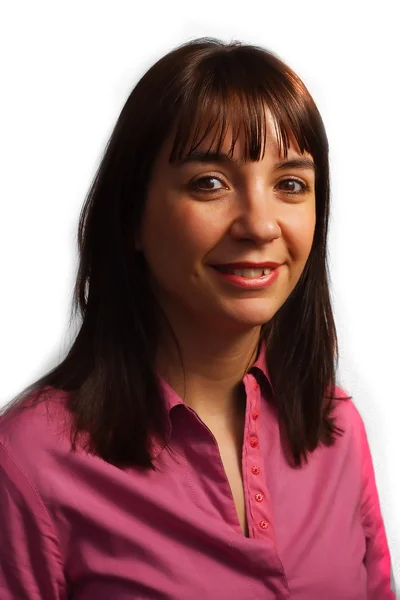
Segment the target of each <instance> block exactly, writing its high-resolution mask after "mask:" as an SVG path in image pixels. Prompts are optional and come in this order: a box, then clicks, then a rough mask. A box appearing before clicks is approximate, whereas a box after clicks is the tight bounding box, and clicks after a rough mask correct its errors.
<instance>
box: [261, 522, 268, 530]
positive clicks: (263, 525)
mask: <svg viewBox="0 0 400 600" xmlns="http://www.w3.org/2000/svg"><path fill="white" fill-rule="evenodd" d="M260 527H261V529H267V527H268V523H267V521H260Z"/></svg>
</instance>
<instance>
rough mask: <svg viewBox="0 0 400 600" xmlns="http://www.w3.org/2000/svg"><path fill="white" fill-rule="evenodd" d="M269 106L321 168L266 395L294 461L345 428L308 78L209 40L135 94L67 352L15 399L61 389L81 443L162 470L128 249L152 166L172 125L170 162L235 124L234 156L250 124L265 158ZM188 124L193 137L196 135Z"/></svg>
mask: <svg viewBox="0 0 400 600" xmlns="http://www.w3.org/2000/svg"><path fill="white" fill-rule="evenodd" d="M265 107H267V108H268V109H269V111H270V114H271V115H272V117H273V122H274V124H275V128H276V133H277V135H278V140H279V145H280V151H281V153H282V152H283V154H284V156H285V158H286V157H287V151H288V143H289V142H288V140H289V136H290V134H292V135H293V136H294V138H295V140H296V142H297V144H298V146H299V148H300V151H301V152H302V153H303V152H305V151H307V152H309V153H310V154H311V155H312V157H313V159H314V163H315V167H316V179H315V194H316V227H315V234H314V239H313V244H312V248H311V252H310V255H309V258H308V261H307V263H306V265H305V268H304V270H303V273H302V275H301V277H300V279H299V281H298V283H297V285H296V287H295V289H294V290H293V292H292V293H291V295H290V296H289V298H288V299H287V300H286V302H285V303H284V305H283V306H282V307H281V308H280V310H279V311H278V312H277V313H276V314H275V315H274V317H273V318H272V319H271V321H270V322H268V323H266V324H265V325H264V326H263V327H262V330H261V335H262V336H263V337H264V338H265V340H266V352H267V356H268V369H269V373H270V376H271V381H272V384H273V391H274V393H273V396H272V399H271V401H272V402H273V403H274V404H275V406H276V408H277V415H278V418H279V426H280V431H281V436H282V440H283V442H284V447H286V449H287V451H288V452H287V457H288V461H289V462H291V463H292V464H293V466H294V467H301V465H302V464H303V462H307V461H308V454H309V453H310V452H312V451H314V450H315V449H316V447H317V446H318V445H319V444H320V443H323V444H325V445H327V446H330V445H332V444H334V441H335V438H334V434H335V433H338V434H340V435H341V434H342V433H343V430H341V429H339V428H337V427H336V426H335V419H334V417H333V415H332V413H333V408H334V404H333V400H334V399H335V397H334V391H335V373H336V367H337V359H338V352H337V337H336V329H335V324H334V319H333V313H332V307H331V300H330V293H329V285H328V265H327V234H328V218H329V205H330V190H329V161H328V154H329V148H328V141H327V138H326V133H325V128H324V125H323V122H322V119H321V116H320V113H319V111H318V109H317V107H316V105H315V103H314V101H313V99H312V97H311V95H310V93H309V92H308V90H307V88H306V87H305V85H304V83H303V82H302V81H301V79H300V78H299V77H298V76H297V75H296V74H295V73H294V72H293V71H292V70H291V69H290V68H289V67H288V66H287V65H286V64H285V63H284V62H282V61H281V60H280V59H279V57H277V56H276V55H275V54H274V53H273V52H270V51H268V50H266V49H264V48H262V47H259V46H253V45H245V44H243V43H240V42H231V43H224V42H222V41H220V40H217V39H214V38H200V39H197V40H194V41H190V42H188V43H185V44H182V45H180V46H178V47H177V48H175V49H173V50H172V51H171V52H169V53H168V54H166V55H165V56H164V57H162V58H161V59H160V60H158V61H157V62H156V63H155V64H154V65H153V66H152V67H151V68H150V69H149V70H148V71H147V72H146V73H145V74H144V75H143V77H142V78H141V79H140V80H139V82H138V83H137V85H136V86H135V87H134V89H133V90H132V92H131V94H130V95H129V97H128V99H127V101H126V103H125V105H124V107H123V109H122V111H121V114H120V116H119V118H118V120H117V123H116V125H115V128H114V130H113V132H112V135H111V137H110V139H109V141H108V143H107V146H106V149H105V152H104V155H103V157H102V160H101V163H100V166H99V168H98V170H97V172H96V175H95V177H94V180H93V182H92V184H91V187H90V189H89V192H88V194H87V197H86V199H85V203H84V206H83V208H82V212H81V215H80V221H79V228H78V246H79V256H80V262H79V268H78V273H77V278H76V283H75V288H74V299H73V304H72V313H71V314H72V315H74V316H75V317H76V316H79V318H80V319H81V325H80V329H79V331H78V333H77V335H76V338H75V341H74V342H73V344H72V346H71V348H70V350H69V352H68V353H67V355H66V357H65V359H64V360H63V361H62V362H61V363H60V364H59V365H58V366H56V367H55V368H54V369H52V370H51V371H49V372H48V373H47V374H46V375H44V376H43V377H41V378H40V379H39V380H37V381H36V382H35V383H33V384H32V385H30V386H29V387H28V388H25V390H24V391H23V392H22V393H21V394H19V396H17V397H16V398H15V399H14V400H13V401H12V403H11V407H12V406H14V405H15V404H18V403H19V404H22V400H23V399H24V398H27V397H28V395H30V394H31V397H33V398H34V401H33V404H34V403H35V402H36V401H41V400H42V399H45V398H46V393H45V390H46V388H48V391H50V390H51V389H53V390H54V389H55V390H64V391H66V392H68V393H67V394H66V398H67V407H68V410H69V412H70V414H71V415H72V417H73V418H72V421H71V422H72V425H71V443H72V448H73V449H76V441H77V437H78V436H79V435H80V434H81V433H82V434H85V435H86V439H88V448H89V451H91V452H93V453H95V454H97V455H98V456H100V457H102V458H103V459H104V460H106V461H108V462H109V463H111V464H115V465H117V466H136V467H144V468H155V467H154V464H153V459H152V454H151V443H150V440H151V439H152V438H151V436H152V435H155V436H157V437H158V438H159V440H160V441H161V443H163V444H164V445H166V446H168V437H167V434H166V432H167V415H166V412H165V408H164V403H163V399H162V395H161V390H160V388H159V385H158V380H157V377H156V374H155V371H154V365H155V356H156V350H157V346H158V342H159V331H160V323H161V319H162V318H163V315H162V313H161V310H160V308H159V306H158V304H157V301H156V298H155V297H154V295H153V294H152V291H151V285H150V281H149V277H148V268H147V266H146V263H145V259H144V258H143V257H142V255H141V254H140V253H135V252H134V250H133V240H134V238H135V236H136V234H137V233H138V232H139V228H140V224H141V219H142V214H143V209H144V206H145V202H146V193H147V188H148V182H149V178H150V174H151V170H152V167H153V165H154V163H155V160H156V157H157V154H158V152H159V149H160V148H161V146H162V144H163V142H164V140H165V139H166V137H167V136H168V134H170V132H172V131H173V130H175V132H176V133H175V138H174V142H173V147H172V151H171V155H170V159H169V160H170V162H174V161H176V160H179V159H180V158H182V155H183V152H184V149H185V148H186V147H187V144H188V143H189V141H190V144H189V146H190V149H189V152H188V153H189V154H190V152H191V151H192V150H193V149H195V148H196V146H197V145H198V144H199V143H201V141H202V140H203V139H205V137H206V135H207V134H208V133H209V132H210V131H211V130H212V129H213V128H214V127H215V126H216V127H217V131H218V134H217V150H219V149H220V147H221V145H222V143H223V140H224V136H225V134H226V128H227V126H228V125H229V124H230V125H231V126H232V132H233V138H232V140H233V145H232V150H231V151H232V152H233V149H234V144H235V140H236V139H237V136H238V132H239V129H240V128H241V127H243V130H244V134H245V150H244V154H245V156H244V159H245V160H252V161H256V160H259V159H260V156H261V153H262V151H264V149H263V148H262V138H263V135H262V134H263V132H265V129H266V124H265ZM205 121H206V122H207V123H208V125H207V126H206V127H205V129H204V126H202V125H201V124H203V125H204V122H205ZM189 132H194V135H193V139H191V140H189ZM264 142H265V139H264ZM33 392H34V393H33ZM30 405H32V403H30ZM8 408H9V407H6V410H8ZM87 434H88V435H87Z"/></svg>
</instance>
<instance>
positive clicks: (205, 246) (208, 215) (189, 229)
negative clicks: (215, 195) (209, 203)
mask: <svg viewBox="0 0 400 600" xmlns="http://www.w3.org/2000/svg"><path fill="white" fill-rule="evenodd" d="M220 223H221V220H220V219H216V218H215V214H214V213H212V212H211V211H210V210H209V209H207V207H205V205H201V204H200V203H199V204H193V203H190V204H186V203H184V202H181V203H180V204H178V202H173V201H168V200H164V201H163V202H162V203H161V202H160V203H154V204H149V206H148V210H147V212H146V214H145V216H144V219H143V226H142V236H141V239H142V246H143V250H144V253H145V255H146V258H147V260H148V262H149V264H150V266H151V267H152V268H153V270H154V271H158V270H159V269H160V268H162V269H163V270H165V269H168V270H170V267H171V265H174V267H175V268H174V270H175V272H176V275H178V274H179V273H180V272H183V271H187V270H191V269H193V266H194V264H195V263H196V262H201V261H202V260H203V259H204V256H205V255H206V254H207V252H208V251H210V250H211V249H212V247H213V245H215V244H216V243H217V241H218V239H219V235H220V229H221V226H220ZM178 265H179V267H180V268H179V269H177V268H176V267H177V266H178Z"/></svg>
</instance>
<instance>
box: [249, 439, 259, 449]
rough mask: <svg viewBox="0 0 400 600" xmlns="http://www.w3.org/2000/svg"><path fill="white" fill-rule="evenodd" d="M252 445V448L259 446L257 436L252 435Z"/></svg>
mask: <svg viewBox="0 0 400 600" xmlns="http://www.w3.org/2000/svg"><path fill="white" fill-rule="evenodd" d="M250 446H251V447H252V448H257V446H258V439H257V438H256V437H251V438H250Z"/></svg>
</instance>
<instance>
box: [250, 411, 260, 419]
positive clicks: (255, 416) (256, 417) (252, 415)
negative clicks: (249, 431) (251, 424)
mask: <svg viewBox="0 0 400 600" xmlns="http://www.w3.org/2000/svg"><path fill="white" fill-rule="evenodd" d="M259 416H260V413H259V412H257V411H256V410H255V411H253V412H252V413H251V418H252V419H253V420H254V421H255V420H256V419H258V417H259Z"/></svg>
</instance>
